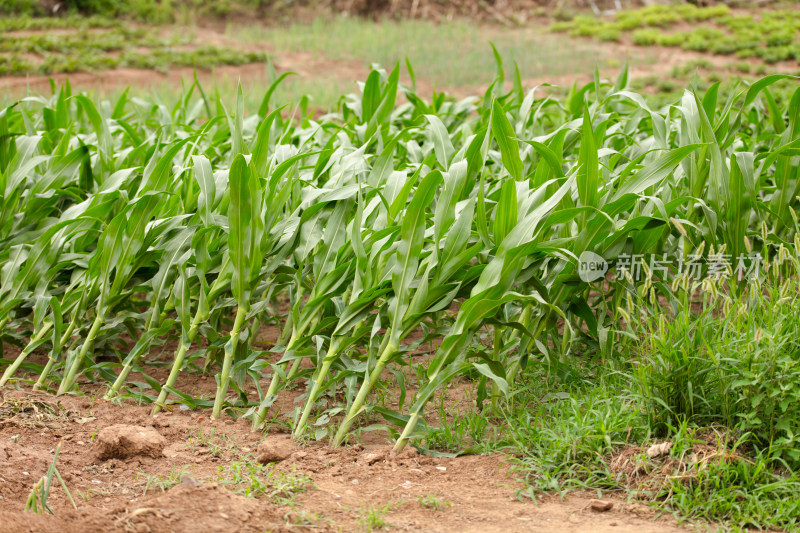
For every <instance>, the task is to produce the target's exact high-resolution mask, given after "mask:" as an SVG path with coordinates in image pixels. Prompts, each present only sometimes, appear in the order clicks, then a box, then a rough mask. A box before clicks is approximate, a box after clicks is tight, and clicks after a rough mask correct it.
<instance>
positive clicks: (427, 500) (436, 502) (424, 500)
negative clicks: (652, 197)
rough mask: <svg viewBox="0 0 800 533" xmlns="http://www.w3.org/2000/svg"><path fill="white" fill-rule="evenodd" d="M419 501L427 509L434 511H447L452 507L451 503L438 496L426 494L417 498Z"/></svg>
mask: <svg viewBox="0 0 800 533" xmlns="http://www.w3.org/2000/svg"><path fill="white" fill-rule="evenodd" d="M417 501H418V502H419V504H420V505H421V506H423V507H425V508H426V509H432V510H434V511H441V510H442V509H446V508H447V507H450V506H451V505H452V504H451V503H450V502H449V501H447V500H445V499H444V498H441V497H440V496H438V495H436V494H426V495H425V496H420V497H419V498H417Z"/></svg>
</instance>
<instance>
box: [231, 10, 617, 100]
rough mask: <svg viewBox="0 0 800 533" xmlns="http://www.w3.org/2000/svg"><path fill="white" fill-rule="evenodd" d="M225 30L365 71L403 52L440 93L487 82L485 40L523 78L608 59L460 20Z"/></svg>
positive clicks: (548, 39) (589, 49)
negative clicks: (347, 64) (357, 66)
mask: <svg viewBox="0 0 800 533" xmlns="http://www.w3.org/2000/svg"><path fill="white" fill-rule="evenodd" d="M227 33H228V36H229V37H231V38H235V39H238V40H242V41H243V42H250V43H259V44H262V43H263V44H264V45H265V46H266V47H268V49H269V50H271V51H273V50H274V52H275V53H276V54H277V55H278V56H280V54H281V53H282V52H292V53H300V52H302V53H311V54H314V55H316V56H317V57H318V58H320V59H329V60H333V61H345V62H351V61H354V62H356V63H357V64H360V65H361V66H363V67H365V68H366V67H368V66H369V65H370V64H372V63H378V64H380V65H383V66H384V67H387V68H388V67H391V66H392V65H394V64H395V63H397V62H398V61H400V62H403V61H404V60H405V58H406V57H407V58H408V59H409V60H410V61H411V63H412V64H413V65H414V69H415V71H416V75H417V77H418V78H419V79H420V80H427V81H428V82H429V83H430V84H431V85H432V86H433V88H436V89H439V90H443V89H450V90H452V89H454V88H469V89H473V90H474V89H475V88H479V87H480V86H482V85H483V84H484V83H485V81H486V75H487V72H494V71H495V68H496V67H495V59H494V56H493V55H492V50H491V49H490V48H489V47H487V46H486V42H487V41H491V42H493V43H494V45H495V46H496V47H497V50H498V51H499V52H500V54H501V55H502V56H503V57H504V58H506V61H507V62H508V63H509V64H510V63H511V61H512V60H513V61H516V62H517V64H518V65H519V69H520V72H521V73H522V75H523V76H524V77H526V78H543V80H542V81H546V78H547V77H552V76H561V75H564V74H570V75H572V74H574V73H576V72H587V71H590V70H592V69H593V68H594V66H595V65H596V64H598V63H599V64H601V65H602V64H604V62H605V61H606V60H608V59H609V56H607V55H606V53H605V52H604V51H602V50H598V49H597V48H596V47H593V46H591V45H584V44H581V43H577V44H572V43H571V44H570V46H569V47H565V46H564V43H563V40H562V39H560V38H558V37H554V36H552V35H548V34H547V33H544V32H538V31H537V30H536V29H535V28H534V29H528V30H520V29H507V28H502V29H501V28H496V27H491V26H487V27H482V26H478V25H475V24H472V23H470V22H467V21H458V20H456V21H453V22H443V23H439V24H434V23H432V22H426V21H379V22H370V21H365V20H361V19H357V18H344V17H336V18H331V19H324V20H323V19H317V20H315V21H313V22H312V23H311V24H292V25H290V26H288V27H283V26H281V27H270V28H260V27H257V26H247V27H242V26H230V27H229V28H228V30H227ZM432 50H435V51H436V53H431V51H432ZM616 59H620V58H616Z"/></svg>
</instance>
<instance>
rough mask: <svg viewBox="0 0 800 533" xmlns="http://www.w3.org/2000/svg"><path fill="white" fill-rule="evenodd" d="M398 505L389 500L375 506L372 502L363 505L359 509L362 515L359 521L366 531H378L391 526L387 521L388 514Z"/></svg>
mask: <svg viewBox="0 0 800 533" xmlns="http://www.w3.org/2000/svg"><path fill="white" fill-rule="evenodd" d="M396 506H397V505H396V504H394V503H392V502H389V503H387V504H386V505H376V506H373V505H371V504H370V505H367V506H366V507H362V508H361V509H359V511H358V513H359V515H360V516H359V518H358V523H359V524H361V527H362V528H363V529H364V531H376V530H379V529H384V528H386V527H389V525H390V524H389V523H388V522H387V521H386V514H387V513H388V512H389V511H391V510H392V508H393V507H396Z"/></svg>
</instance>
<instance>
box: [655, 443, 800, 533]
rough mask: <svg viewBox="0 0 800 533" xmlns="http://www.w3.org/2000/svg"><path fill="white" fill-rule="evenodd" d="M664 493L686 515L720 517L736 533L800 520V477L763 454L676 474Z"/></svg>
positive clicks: (794, 525) (788, 528) (792, 525)
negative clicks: (691, 473) (692, 472)
mask: <svg viewBox="0 0 800 533" xmlns="http://www.w3.org/2000/svg"><path fill="white" fill-rule="evenodd" d="M776 466H778V467H779V468H778V469H776V468H775V467H776ZM660 496H661V498H663V501H664V504H665V505H666V506H668V507H670V508H672V509H673V510H675V511H677V512H678V513H679V514H680V515H681V516H683V517H686V518H689V519H694V520H708V521H711V522H718V521H721V522H724V523H726V524H728V525H729V526H730V528H731V529H732V530H733V531H749V530H752V529H758V530H785V531H792V530H796V529H797V527H798V524H800V476H798V474H797V473H794V472H789V471H787V470H785V469H784V468H781V467H780V465H776V464H775V462H774V461H771V460H769V459H768V458H766V457H764V456H763V455H757V456H756V457H755V458H754V459H753V458H748V459H745V458H740V459H736V460H733V461H724V460H717V461H712V462H710V463H708V465H707V466H706V468H703V469H701V470H699V471H698V472H697V473H696V474H695V475H693V476H690V477H688V478H686V477H684V478H681V477H674V478H672V479H671V480H670V481H669V483H668V484H667V486H666V487H664V490H663V491H662V494H661V495H660Z"/></svg>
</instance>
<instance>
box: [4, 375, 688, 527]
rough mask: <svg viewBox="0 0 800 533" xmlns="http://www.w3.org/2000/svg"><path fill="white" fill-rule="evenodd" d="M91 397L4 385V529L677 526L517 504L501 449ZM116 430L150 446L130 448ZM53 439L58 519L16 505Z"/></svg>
mask: <svg viewBox="0 0 800 533" xmlns="http://www.w3.org/2000/svg"><path fill="white" fill-rule="evenodd" d="M99 398H100V395H97V396H96V397H91V396H67V397H59V398H56V397H53V396H50V395H46V394H37V393H30V392H28V391H25V390H15V391H6V392H5V393H4V396H3V398H2V402H0V531H2V532H23V531H25V532H27V531H31V532H32V531H37V532H48V531H53V532H58V533H68V532H72V531H75V532H95V531H131V532H134V531H135V532H182V531H191V532H197V531H228V532H230V531H253V532H256V531H258V532H263V531H312V530H313V531H357V530H369V529H370V527H373V528H376V529H377V528H379V527H381V526H382V527H383V528H387V529H394V530H403V531H459V532H463V531H476V532H478V531H480V532H491V531H498V532H499V531H503V532H505V531H547V532H548V533H554V532H560V531H564V532H566V531H579V530H580V531H599V532H602V531H630V532H633V531H635V532H647V531H652V532H667V531H681V530H682V529H681V528H679V527H678V526H676V525H674V523H673V522H671V521H669V520H666V519H661V520H658V521H655V520H653V512H652V511H651V510H650V509H648V508H646V507H644V506H641V505H637V504H628V503H624V502H620V501H617V502H614V506H613V508H612V509H611V510H610V511H608V512H603V513H598V512H595V511H593V510H592V509H591V506H590V505H589V503H590V496H589V495H587V496H586V497H579V496H575V497H570V498H568V499H567V500H558V499H549V500H544V501H543V502H540V503H539V504H536V503H533V502H531V501H530V500H526V499H524V498H523V499H519V498H517V497H515V494H516V492H517V490H518V488H520V485H519V484H518V483H517V482H515V480H514V477H513V474H512V475H510V474H509V470H510V467H509V465H508V463H507V462H506V457H504V456H502V455H491V456H465V457H460V458H442V457H430V456H425V455H419V454H418V453H417V452H416V451H415V450H413V449H411V450H407V451H405V452H403V453H401V454H400V455H398V456H393V455H391V453H390V450H391V447H390V446H389V444H388V441H387V440H386V439H385V437H382V436H381V435H380V434H377V433H364V434H363V435H364V438H363V439H362V443H360V444H355V445H353V446H349V447H345V448H340V449H335V450H334V449H330V448H328V447H326V446H325V445H323V444H310V445H307V446H304V447H298V446H297V445H296V444H294V443H292V442H291V441H290V440H289V439H288V436H286V435H284V434H280V433H269V434H267V435H262V434H261V433H253V432H251V430H250V425H249V421H246V420H239V421H234V420H231V419H225V420H217V421H214V420H210V419H209V418H208V415H207V413H200V412H197V411H189V410H180V409H175V410H174V411H173V412H163V413H161V414H159V415H156V416H151V415H150V409H149V407H147V406H137V405H117V404H114V403H111V402H106V401H103V400H101V399H99ZM131 427H132V428H133V429H132V428H131ZM120 428H122V429H120ZM125 431H128V432H130V431H133V432H134V433H135V432H137V431H138V432H139V433H141V434H142V435H144V437H143V438H145V440H147V439H149V441H148V442H147V443H146V444H145V445H144V446H143V447H137V446H138V445H137V444H134V443H131V441H130V440H125V439H126V437H120V435H123V434H124V433H125ZM114 439H116V440H114ZM111 441H114V442H113V443H112V444H109V442H111ZM59 443H61V449H60V454H59V457H58V461H57V468H58V471H59V472H60V474H61V475H62V477H63V479H64V482H65V484H66V486H67V488H68V489H69V491H70V493H71V494H72V496H73V499H74V501H75V504H76V506H77V510H75V509H73V507H72V506H71V504H70V503H69V500H68V499H67V497H66V493H65V492H64V490H63V489H62V488H61V486H60V485H59V484H58V482H57V481H56V480H55V478H54V480H53V484H52V488H51V490H50V495H49V499H48V501H47V503H48V505H49V506H50V507H51V509H52V511H53V513H54V515H49V514H34V513H30V512H28V513H26V512H24V508H25V503H26V501H27V500H28V497H29V496H30V494H31V490H32V488H33V486H34V484H35V483H36V482H37V481H38V480H39V479H40V478H41V477H42V476H43V475H44V474H45V473H46V471H47V469H48V467H49V465H50V464H51V463H52V461H53V455H54V452H55V449H56V447H57V446H58V444H59ZM109 446H111V448H109ZM153 446H155V448H153ZM109 450H111V451H109ZM154 450H155V451H154ZM101 457H103V459H101ZM273 462H274V463H273ZM261 463H265V464H264V465H262V464H261ZM420 500H422V501H423V502H424V503H425V504H427V505H425V504H423V503H422V502H421V501H420Z"/></svg>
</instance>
